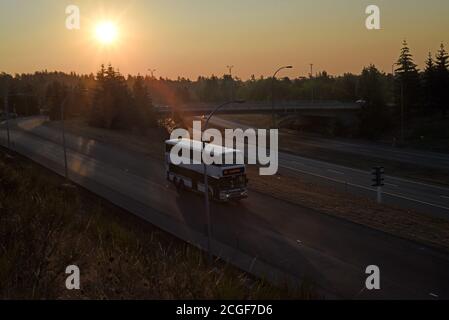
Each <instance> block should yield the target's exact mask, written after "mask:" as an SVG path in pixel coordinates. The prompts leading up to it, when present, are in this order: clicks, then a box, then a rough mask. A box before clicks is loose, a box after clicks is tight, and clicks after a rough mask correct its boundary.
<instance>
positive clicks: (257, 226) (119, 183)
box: [0, 119, 449, 299]
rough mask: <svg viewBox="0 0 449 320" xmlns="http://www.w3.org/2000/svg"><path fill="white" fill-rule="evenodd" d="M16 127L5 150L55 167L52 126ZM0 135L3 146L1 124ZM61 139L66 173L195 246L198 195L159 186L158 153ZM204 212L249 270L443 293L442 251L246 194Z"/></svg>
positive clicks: (201, 220)
mask: <svg viewBox="0 0 449 320" xmlns="http://www.w3.org/2000/svg"><path fill="white" fill-rule="evenodd" d="M19 125H20V129H19V128H17V127H15V126H12V131H11V139H12V141H13V143H14V144H13V148H14V150H15V151H17V152H19V153H21V154H23V155H25V156H27V157H29V158H31V159H33V160H34V161H37V162H39V163H40V164H42V165H44V166H46V167H47V168H49V169H51V170H53V171H55V172H57V173H59V174H62V172H63V151H62V147H61V145H60V143H59V141H60V132H59V131H58V130H56V129H52V128H49V127H43V126H40V125H39V122H38V121H33V120H30V119H28V120H24V121H22V123H20V120H19ZM0 136H1V138H0V142H1V143H2V144H3V145H5V144H6V141H5V130H4V128H1V130H0ZM161 143H162V142H161ZM67 144H68V147H69V149H68V163H69V177H70V179H72V180H73V181H75V182H76V183H78V184H79V185H81V186H83V187H85V188H87V189H89V190H91V191H93V192H95V193H97V194H99V195H100V196H102V197H104V198H106V199H108V200H110V201H111V202H112V203H115V204H116V205H119V206H121V207H123V208H124V209H126V210H128V211H130V212H133V213H135V214H137V215H139V216H140V217H142V218H143V219H145V220H147V221H148V222H150V223H152V224H154V225H156V226H159V227H160V228H162V229H164V230H167V231H169V232H171V233H173V234H174V235H176V236H178V237H180V238H182V239H184V240H186V241H188V242H190V243H194V244H197V245H199V246H202V244H201V241H202V240H204V234H205V230H206V228H205V221H206V219H205V216H204V207H203V198H202V197H200V196H198V195H196V194H192V193H181V194H178V193H177V192H176V191H175V190H174V188H173V187H172V186H171V185H169V184H167V181H166V180H165V172H164V164H163V162H162V160H160V159H159V158H152V157H150V156H145V155H142V154H138V153H133V152H124V151H123V150H120V149H118V148H116V147H114V146H111V145H108V144H104V143H100V142H98V141H95V140H89V139H85V138H83V137H80V136H75V135H71V134H68V135H67ZM161 158H162V157H161ZM285 161H288V159H285ZM292 161H293V160H292ZM292 164H294V163H293V162H292ZM284 169H285V168H284ZM286 170H288V169H286ZM333 174H337V173H333ZM416 192H418V191H416ZM448 195H449V194H448ZM211 212H212V231H213V238H214V242H213V252H214V254H216V255H218V256H220V257H222V258H223V259H225V260H229V261H230V262H231V263H233V264H235V265H238V266H242V265H243V264H245V263H246V262H245V260H244V259H243V258H242V255H241V254H243V255H244V256H245V257H250V258H251V260H250V261H252V262H251V264H250V265H248V266H247V267H246V268H245V269H249V271H253V272H255V273H258V272H256V269H257V270H261V269H260V268H261V267H260V265H262V264H263V265H264V266H265V267H266V266H268V267H269V268H268V269H266V268H265V269H264V270H265V272H266V273H268V272H270V270H276V271H281V272H283V273H284V274H286V275H289V276H292V277H293V278H295V279H299V278H304V277H305V278H306V279H311V280H312V281H313V282H314V283H316V285H317V287H318V288H319V289H320V290H321V291H322V292H324V293H325V294H326V297H330V298H347V299H373V298H387V299H405V298H410V299H418V298H423V299H435V298H446V299H448V298H449V255H448V254H446V253H443V252H440V251H437V250H434V249H431V248H428V247H425V246H421V245H419V244H416V243H413V242H410V241H405V240H402V239H399V238H396V237H393V236H390V235H387V234H384V233H382V232H378V231H375V230H372V229H369V228H366V227H363V226H360V225H357V224H353V223H350V222H347V221H344V220H341V219H338V218H334V217H330V216H328V215H325V214H321V213H319V212H317V211H314V210H311V209H309V208H305V207H301V206H296V205H293V204H290V203H287V202H284V201H281V200H278V199H275V198H272V197H269V196H267V195H262V194H259V193H257V192H254V191H252V192H250V196H249V198H248V199H246V200H245V201H243V202H241V203H230V204H218V203H212V206H211ZM240 253H241V254H240ZM372 264H374V265H377V266H379V268H380V270H381V290H378V291H367V290H365V289H364V288H365V278H366V277H367V275H366V274H365V268H366V267H367V266H368V265H372ZM259 267H260V268H259ZM270 268H271V269H270ZM267 270H268V271H267ZM273 272H274V271H273ZM259 274H260V273H259Z"/></svg>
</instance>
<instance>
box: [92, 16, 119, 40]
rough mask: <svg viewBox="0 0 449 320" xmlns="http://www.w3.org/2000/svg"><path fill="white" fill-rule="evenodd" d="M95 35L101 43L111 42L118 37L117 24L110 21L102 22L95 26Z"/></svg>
mask: <svg viewBox="0 0 449 320" xmlns="http://www.w3.org/2000/svg"><path fill="white" fill-rule="evenodd" d="M95 35H96V37H97V39H98V41H100V42H101V43H103V44H111V43H113V42H114V41H115V40H116V39H117V35H118V30H117V26H116V25H115V24H114V23H112V22H110V21H105V22H100V23H99V24H97V26H96V28H95Z"/></svg>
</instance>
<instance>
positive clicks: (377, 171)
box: [372, 167, 385, 187]
mask: <svg viewBox="0 0 449 320" xmlns="http://www.w3.org/2000/svg"><path fill="white" fill-rule="evenodd" d="M372 174H373V176H374V178H373V182H374V184H373V185H372V186H373V187H382V186H383V185H384V183H383V181H384V180H385V179H384V178H383V175H384V174H385V169H384V167H374V168H373V171H372Z"/></svg>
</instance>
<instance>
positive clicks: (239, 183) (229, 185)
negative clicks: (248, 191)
mask: <svg viewBox="0 0 449 320" xmlns="http://www.w3.org/2000/svg"><path fill="white" fill-rule="evenodd" d="M245 186H246V176H245V175H238V176H233V177H225V178H221V179H220V188H222V189H234V188H244V187H245Z"/></svg>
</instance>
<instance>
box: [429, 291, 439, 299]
mask: <svg viewBox="0 0 449 320" xmlns="http://www.w3.org/2000/svg"><path fill="white" fill-rule="evenodd" d="M429 296H431V297H434V298H439V296H438V295H437V294H435V293H432V292H431V293H429Z"/></svg>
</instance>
